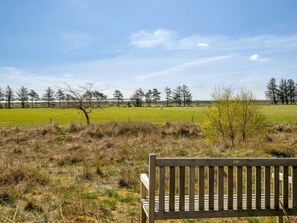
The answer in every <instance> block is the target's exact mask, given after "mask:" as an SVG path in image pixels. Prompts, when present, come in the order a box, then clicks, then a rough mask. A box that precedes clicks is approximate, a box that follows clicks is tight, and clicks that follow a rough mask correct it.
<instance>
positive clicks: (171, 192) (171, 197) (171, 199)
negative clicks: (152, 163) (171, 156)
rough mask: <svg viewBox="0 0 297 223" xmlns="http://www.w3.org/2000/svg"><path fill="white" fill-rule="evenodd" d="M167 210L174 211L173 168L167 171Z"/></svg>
mask: <svg viewBox="0 0 297 223" xmlns="http://www.w3.org/2000/svg"><path fill="white" fill-rule="evenodd" d="M169 172H170V173H169V175H170V177H169V184H170V186H169V210H170V211H174V202H175V200H174V196H175V167H173V166H171V167H170V170H169Z"/></svg>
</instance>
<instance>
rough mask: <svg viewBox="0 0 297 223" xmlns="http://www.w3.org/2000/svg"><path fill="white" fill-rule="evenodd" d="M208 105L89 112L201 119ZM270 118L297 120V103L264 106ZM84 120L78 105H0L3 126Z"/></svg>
mask: <svg viewBox="0 0 297 223" xmlns="http://www.w3.org/2000/svg"><path fill="white" fill-rule="evenodd" d="M206 109H207V106H201V107H164V108H162V109H161V108H160V107H157V108H133V107H120V108H118V107H106V108H102V109H94V110H93V111H92V112H91V113H90V120H91V123H99V122H109V121H124V122H129V121H136V122H139V121H142V122H152V123H166V122H195V123H202V122H203V120H204V119H205V111H206ZM261 109H262V111H263V114H264V115H265V116H266V117H267V121H268V122H271V123H278V122H286V123H289V122H297V105H277V106H275V105H271V106H262V107H261ZM72 122H73V123H81V122H82V123H84V122H85V119H84V116H83V114H82V112H80V111H78V110H75V109H57V108H33V109H32V108H26V109H21V108H14V109H0V126H2V127H5V126H6V127H9V126H10V127H16V126H41V125H44V124H53V123H55V124H59V125H67V124H69V123H72Z"/></svg>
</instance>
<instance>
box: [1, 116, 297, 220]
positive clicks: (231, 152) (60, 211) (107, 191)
mask: <svg viewBox="0 0 297 223" xmlns="http://www.w3.org/2000/svg"><path fill="white" fill-rule="evenodd" d="M0 136H1V137H0V154H1V157H0V210H1V214H0V222H2V221H7V222H9V221H13V222H30V221H31V222H49V221H52V222H56V221H60V222H139V180H138V178H139V174H140V173H141V172H147V169H148V168H147V165H148V154H149V153H152V152H154V153H156V154H157V155H158V156H171V157H174V156H188V157H235V156H250V157H251V156H272V155H275V154H289V155H290V156H294V155H296V154H297V139H296V138H297V137H296V136H297V125H296V124H286V125H271V126H267V130H266V134H265V135H263V136H259V137H258V138H255V139H253V140H252V141H250V142H247V143H245V144H241V145H238V146H237V147H236V148H226V147H225V146H224V145H221V144H216V145H208V144H207V143H206V142H205V140H204V138H203V132H201V129H200V126H199V125H197V124H189V123H175V124H173V123H166V124H164V125H160V124H151V123H133V122H131V123H121V122H110V123H104V124H98V125H90V126H85V125H80V124H71V125H69V126H66V127H61V126H57V125H49V126H43V127H39V128H2V129H0ZM240 221H241V222H253V220H251V219H242V220H240ZM261 221H262V222H272V221H271V219H270V218H263V219H262V220H261ZM189 222H193V221H189ZM201 222H203V221H201ZM204 222H206V221H204ZM208 222H210V221H208ZM215 222H238V220H237V219H235V220H230V219H229V220H228V219H227V220H226V219H225V220H224V219H222V220H215ZM255 222H256V221H255Z"/></svg>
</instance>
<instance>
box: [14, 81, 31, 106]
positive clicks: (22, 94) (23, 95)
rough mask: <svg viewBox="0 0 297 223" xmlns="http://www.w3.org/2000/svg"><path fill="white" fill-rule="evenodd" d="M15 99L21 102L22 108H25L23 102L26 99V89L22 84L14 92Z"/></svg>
mask: <svg viewBox="0 0 297 223" xmlns="http://www.w3.org/2000/svg"><path fill="white" fill-rule="evenodd" d="M16 95H17V99H18V100H19V101H20V102H21V104H22V108H25V102H26V101H28V98H29V97H28V89H27V88H25V87H24V86H22V87H21V88H20V89H18V90H17V92H16Z"/></svg>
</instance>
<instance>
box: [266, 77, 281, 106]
mask: <svg viewBox="0 0 297 223" xmlns="http://www.w3.org/2000/svg"><path fill="white" fill-rule="evenodd" d="M277 88H278V86H277V84H276V81H275V78H271V79H270V81H269V82H268V84H267V86H266V89H267V90H266V91H265V95H266V98H267V99H268V100H270V101H271V102H273V104H275V105H276V104H277V102H278V95H277Z"/></svg>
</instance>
